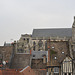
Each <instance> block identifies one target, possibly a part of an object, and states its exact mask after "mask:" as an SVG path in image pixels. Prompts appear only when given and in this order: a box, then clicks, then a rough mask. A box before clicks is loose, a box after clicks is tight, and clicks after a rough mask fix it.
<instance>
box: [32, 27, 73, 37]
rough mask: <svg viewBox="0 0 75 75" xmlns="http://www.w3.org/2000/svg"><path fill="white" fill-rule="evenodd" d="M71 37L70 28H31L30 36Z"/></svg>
mask: <svg viewBox="0 0 75 75" xmlns="http://www.w3.org/2000/svg"><path fill="white" fill-rule="evenodd" d="M57 36H59V37H71V36H72V28H52V29H33V33H32V37H33V38H35V37H57Z"/></svg>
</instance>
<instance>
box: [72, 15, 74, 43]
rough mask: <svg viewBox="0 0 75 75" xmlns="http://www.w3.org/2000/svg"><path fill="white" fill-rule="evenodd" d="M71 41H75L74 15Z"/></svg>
mask: <svg viewBox="0 0 75 75" xmlns="http://www.w3.org/2000/svg"><path fill="white" fill-rule="evenodd" d="M72 41H73V42H75V16H74V22H73V25H72Z"/></svg>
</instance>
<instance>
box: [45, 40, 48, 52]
mask: <svg viewBox="0 0 75 75" xmlns="http://www.w3.org/2000/svg"><path fill="white" fill-rule="evenodd" d="M45 50H46V51H47V50H48V48H47V41H46V42H45Z"/></svg>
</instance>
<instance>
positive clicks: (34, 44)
mask: <svg viewBox="0 0 75 75" xmlns="http://www.w3.org/2000/svg"><path fill="white" fill-rule="evenodd" d="M35 46H36V43H35V41H34V42H33V50H34V51H35Z"/></svg>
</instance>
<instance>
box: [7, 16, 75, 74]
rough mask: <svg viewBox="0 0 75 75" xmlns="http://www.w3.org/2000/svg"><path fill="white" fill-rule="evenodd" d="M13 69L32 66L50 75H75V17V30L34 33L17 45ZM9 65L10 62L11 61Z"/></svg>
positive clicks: (14, 51)
mask: <svg viewBox="0 0 75 75" xmlns="http://www.w3.org/2000/svg"><path fill="white" fill-rule="evenodd" d="M11 57H12V58H11V60H10V68H12V69H15V68H16V69H18V68H24V67H26V66H30V67H31V69H35V70H37V69H39V70H42V69H45V70H46V74H47V75H75V17H74V22H73V25H72V28H48V29H33V32H32V34H22V35H21V37H20V39H19V40H18V41H14V43H13V52H12V53H11ZM8 62H9V61H8Z"/></svg>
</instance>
